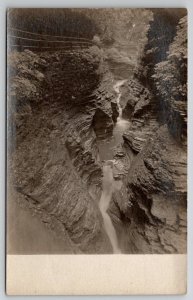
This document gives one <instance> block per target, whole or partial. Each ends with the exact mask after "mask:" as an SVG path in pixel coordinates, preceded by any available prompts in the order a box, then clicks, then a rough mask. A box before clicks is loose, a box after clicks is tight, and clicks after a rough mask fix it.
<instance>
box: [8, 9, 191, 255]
mask: <svg viewBox="0 0 193 300" xmlns="http://www.w3.org/2000/svg"><path fill="white" fill-rule="evenodd" d="M6 218H7V221H6V222H7V224H6V225H7V226H6V252H7V254H9V255H40V254H45V255H46V254H55V255H56V254H57V255H58V254H65V255H69V254H71V255H72V254H74V255H75V254H76V255H77V254H79V255H85V254H87V255H88V254H96V255H102V254H103V255H106V254H115V256H116V254H119V255H122V254H124V255H125V254H128V255H136V254H186V252H187V10H186V9H183V8H152V9H151V8H135V9H131V8H9V9H8V10H7V200H6ZM119 255H118V256H117V257H119ZM122 256H123V255H122Z"/></svg>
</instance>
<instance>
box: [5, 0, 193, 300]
mask: <svg viewBox="0 0 193 300" xmlns="http://www.w3.org/2000/svg"><path fill="white" fill-rule="evenodd" d="M6 7H186V8H188V14H189V72H188V75H189V93H188V94H189V103H188V107H189V119H188V123H189V124H188V135H189V147H188V148H189V150H188V153H189V156H188V215H189V219H188V229H189V234H188V241H189V242H188V253H189V255H188V278H189V279H188V294H187V295H186V296H183V299H192V298H193V280H192V279H193V255H192V253H193V218H192V215H193V200H192V199H191V198H192V197H191V195H193V155H192V154H191V153H193V139H192V133H193V101H192V97H193V1H191V0H186V1H182V0H175V1H174V0H162V1H155V0H151V1H150V0H144V1H143V0H133V1H129V0H110V1H107V0H106V1H105V0H95V1H92V2H91V1H89V0H87V1H86V0H79V1H78V0H71V1H67V0H54V1H53V0H31V1H27V0H23V1H22V0H15V1H14V0H7V1H6V0H1V3H0V31H1V32H0V38H1V44H0V58H1V59H0V63H1V66H0V72H1V74H0V97H1V102H0V105H1V107H0V122H1V126H0V163H1V168H0V170H1V176H0V200H1V201H0V205H1V206H0V214H1V215H0V222H1V228H0V229H1V232H0V233H1V234H0V237H1V238H0V240H1V245H2V246H1V259H0V263H1V265H0V270H1V273H0V296H1V297H0V298H1V299H6V298H7V297H6V296H5V294H4V291H5V279H4V278H5V271H4V270H5V269H4V266H5V252H4V238H5V235H4V224H5V215H4V209H5V205H4V199H5V192H4V191H5V189H4V186H5V174H4V169H5V168H4V167H5V9H6ZM42 298H45V299H47V298H48V297H47V296H45V297H30V299H42ZM53 298H54V299H58V297H57V296H56V297H53ZM117 298H118V297H117ZM130 298H131V299H132V298H133V299H136V300H137V299H138V297H130ZM144 298H146V299H149V296H147V297H146V296H144ZM151 298H152V297H151ZM153 298H155V299H165V297H164V296H153ZM14 299H21V297H14ZM105 299H106V298H105ZM172 299H182V297H181V296H173V297H172Z"/></svg>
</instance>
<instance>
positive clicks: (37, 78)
mask: <svg viewBox="0 0 193 300" xmlns="http://www.w3.org/2000/svg"><path fill="white" fill-rule="evenodd" d="M44 67H45V61H44V60H43V59H40V58H39V56H38V55H37V54H35V53H33V52H31V51H29V50H25V51H23V52H17V51H14V52H11V53H10V54H9V55H8V79H9V90H8V95H9V96H12V97H14V98H15V100H16V101H17V104H21V103H18V102H22V101H25V100H26V99H28V100H33V101H37V100H38V98H37V97H36V95H37V92H38V87H39V86H40V84H41V83H42V81H43V80H44V75H43V73H42V72H41V71H42V70H43V69H44ZM12 99H13V98H12Z"/></svg>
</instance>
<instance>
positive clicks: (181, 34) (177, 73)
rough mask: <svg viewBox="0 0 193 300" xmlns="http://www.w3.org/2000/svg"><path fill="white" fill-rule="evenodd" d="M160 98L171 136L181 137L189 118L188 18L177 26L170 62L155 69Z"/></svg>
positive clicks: (168, 54)
mask: <svg viewBox="0 0 193 300" xmlns="http://www.w3.org/2000/svg"><path fill="white" fill-rule="evenodd" d="M152 77H153V78H154V80H155V84H156V89H157V96H158V97H159V98H161V99H160V101H159V102H160V109H161V111H162V112H163V114H162V117H163V118H164V119H165V121H166V122H167V123H168V125H169V128H170V129H171V130H172V133H173V134H174V135H175V136H177V137H179V138H181V137H182V135H184V134H185V130H186V117H187V17H183V18H182V19H181V20H180V22H179V24H178V26H177V34H176V37H175V38H174V41H173V42H172V43H171V45H170V47H169V51H168V53H167V59H166V60H165V61H162V62H160V63H158V64H157V65H156V66H155V74H154V75H153V76H152Z"/></svg>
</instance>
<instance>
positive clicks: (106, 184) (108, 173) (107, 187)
mask: <svg viewBox="0 0 193 300" xmlns="http://www.w3.org/2000/svg"><path fill="white" fill-rule="evenodd" d="M113 183H114V178H113V170H112V167H111V166H110V165H108V162H107V163H106V165H104V166H103V191H102V195H101V198H100V202H99V208H100V211H101V214H102V217H103V221H104V227H105V230H106V233H107V235H108V237H109V240H110V242H111V245H112V247H113V253H121V250H120V248H119V246H118V240H117V234H116V231H115V228H114V226H113V223H112V221H111V218H110V216H109V215H108V213H107V209H108V207H109V203H110V201H111V197H112V193H113V190H114V186H113Z"/></svg>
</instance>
